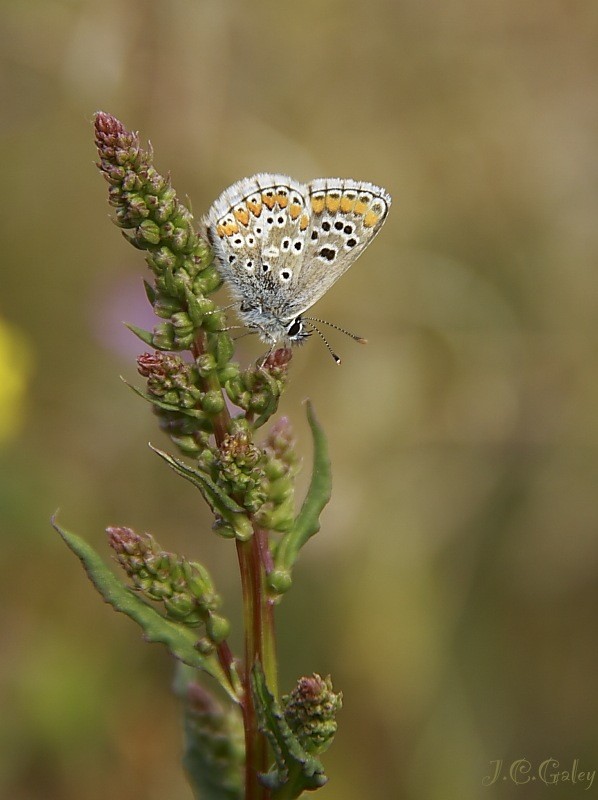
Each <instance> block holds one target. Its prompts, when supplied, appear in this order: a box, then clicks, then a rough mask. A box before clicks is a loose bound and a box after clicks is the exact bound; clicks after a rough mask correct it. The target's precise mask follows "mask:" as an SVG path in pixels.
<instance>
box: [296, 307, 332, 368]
mask: <svg viewBox="0 0 598 800" xmlns="http://www.w3.org/2000/svg"><path fill="white" fill-rule="evenodd" d="M303 319H306V318H305V317H303ZM318 321H319V320H318ZM310 322H311V319H310ZM309 327H310V328H311V329H312V331H315V332H316V333H317V334H318V336H319V337H320V339H321V340H322V341H323V342H324V344H325V345H326V349H327V350H328V352H329V353H330V355H331V356H332V358H333V359H334V361H335V363H336V364H340V363H341V360H340V358H339V357H338V356H337V354H336V353H335V352H334V350H333V349H332V347H330V345H329V344H328V339H327V338H326V337H325V336H324V334H323V333H322V331H321V330H319V328H316V326H315V325H310V326H309ZM332 327H335V326H334V325H333V326H332Z"/></svg>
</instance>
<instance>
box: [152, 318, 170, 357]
mask: <svg viewBox="0 0 598 800" xmlns="http://www.w3.org/2000/svg"><path fill="white" fill-rule="evenodd" d="M152 345H153V346H154V347H155V348H156V349H157V350H174V349H175V343H174V328H173V326H172V323H170V322H163V323H161V324H160V325H156V327H155V328H154V332H153V334H152Z"/></svg>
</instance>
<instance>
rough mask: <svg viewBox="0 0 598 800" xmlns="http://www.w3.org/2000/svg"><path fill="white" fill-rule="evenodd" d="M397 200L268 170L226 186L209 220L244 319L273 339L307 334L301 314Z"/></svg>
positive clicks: (356, 185) (375, 190) (333, 181)
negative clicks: (276, 173) (270, 172)
mask: <svg viewBox="0 0 598 800" xmlns="http://www.w3.org/2000/svg"><path fill="white" fill-rule="evenodd" d="M390 203H391V199H390V195H388V193H387V192H386V191H385V190H384V189H381V188H380V187H378V186H374V185H373V184H371V183H367V182H358V181H354V180H351V179H340V178H318V179H316V180H314V181H312V182H311V183H308V184H301V183H298V182H297V181H295V180H293V179H292V178H289V177H288V176H286V175H270V174H261V173H260V174H258V175H254V176H253V177H251V178H244V179H243V180H241V181H238V182H237V183H235V184H233V185H232V186H230V187H229V188H228V189H226V190H225V191H224V192H223V193H222V194H221V195H220V197H219V198H218V199H217V200H216V202H215V203H214V204H213V206H212V208H211V209H210V212H209V214H208V216H207V217H206V219H205V225H206V228H207V232H208V237H209V239H210V242H211V243H212V245H213V247H214V251H215V253H216V257H217V259H218V264H219V270H220V273H221V275H222V277H223V278H224V280H225V282H226V283H227V284H228V286H229V287H230V289H231V292H232V294H233V296H234V298H235V300H236V301H238V303H239V316H240V318H241V320H242V321H243V323H244V324H245V325H247V327H249V328H251V329H253V330H255V331H256V332H257V333H259V334H260V336H261V337H262V339H263V340H264V341H267V342H269V343H270V344H274V343H276V342H277V341H278V340H283V341H286V342H291V343H296V342H300V341H302V340H303V339H305V337H306V336H308V335H309V333H308V332H307V330H306V327H305V323H304V322H303V320H302V319H301V315H302V314H303V313H304V312H305V311H307V309H308V308H311V306H312V305H313V304H314V303H315V302H316V301H317V300H319V298H320V297H322V295H323V294H325V292H327V291H328V289H329V288H330V287H331V286H332V284H333V283H335V281H337V280H338V278H340V276H341V275H342V274H343V273H344V272H346V270H347V269H348V268H349V267H350V266H351V264H353V263H354V261H355V260H356V258H357V257H358V256H359V255H360V253H361V252H362V251H363V250H364V249H365V248H366V247H367V245H368V244H369V243H370V242H371V241H372V239H373V238H374V236H375V235H376V234H377V233H378V231H379V230H380V228H381V227H382V225H383V223H384V220H385V219H386V215H387V213H388V209H389V208H390Z"/></svg>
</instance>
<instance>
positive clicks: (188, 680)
mask: <svg viewBox="0 0 598 800" xmlns="http://www.w3.org/2000/svg"><path fill="white" fill-rule="evenodd" d="M177 683H178V684H179V685H178V687H176V691H177V694H179V696H180V697H181V699H182V700H183V702H184V704H185V722H184V725H185V752H184V754H183V766H184V768H185V771H186V772H187V776H188V778H189V782H190V783H191V786H192V787H193V791H194V794H195V796H196V797H197V800H243V797H244V792H243V765H244V763H245V741H244V735H243V722H242V719H241V715H240V713H239V708H238V707H236V706H232V707H230V708H229V709H227V710H226V711H225V710H223V709H222V707H221V706H220V704H219V703H218V702H217V701H216V699H215V698H214V697H213V696H212V695H211V694H210V693H209V692H208V691H207V690H206V689H205V688H204V687H203V686H200V685H199V684H198V683H197V682H196V681H195V676H193V675H189V676H188V677H187V676H186V675H185V674H182V670H179V674H178V679H177Z"/></svg>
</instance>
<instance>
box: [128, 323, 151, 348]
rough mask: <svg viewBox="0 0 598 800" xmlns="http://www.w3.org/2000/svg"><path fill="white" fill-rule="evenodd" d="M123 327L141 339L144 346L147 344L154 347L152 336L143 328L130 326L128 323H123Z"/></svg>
mask: <svg viewBox="0 0 598 800" xmlns="http://www.w3.org/2000/svg"><path fill="white" fill-rule="evenodd" d="M124 326H125V328H128V329H129V330H130V331H131V333H134V334H135V336H137V338H138V339H141V341H142V342H143V343H144V344H147V345H149V346H150V347H153V346H154V345H153V341H154V334H153V333H152V332H151V331H146V330H144V329H143V328H138V327H137V325H131V323H130V322H125V323H124Z"/></svg>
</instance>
